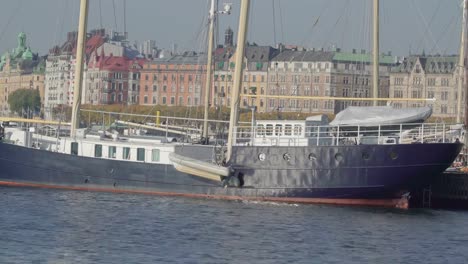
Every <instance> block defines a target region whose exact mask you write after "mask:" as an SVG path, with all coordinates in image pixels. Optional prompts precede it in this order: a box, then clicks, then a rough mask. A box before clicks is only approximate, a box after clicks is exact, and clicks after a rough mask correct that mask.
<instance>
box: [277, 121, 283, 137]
mask: <svg viewBox="0 0 468 264" xmlns="http://www.w3.org/2000/svg"><path fill="white" fill-rule="evenodd" d="M282 135H283V125H279V124H278V125H276V126H275V136H282Z"/></svg>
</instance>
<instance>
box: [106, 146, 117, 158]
mask: <svg viewBox="0 0 468 264" xmlns="http://www.w3.org/2000/svg"><path fill="white" fill-rule="evenodd" d="M116 153H117V147H115V146H109V153H108V158H109V159H115V158H116Z"/></svg>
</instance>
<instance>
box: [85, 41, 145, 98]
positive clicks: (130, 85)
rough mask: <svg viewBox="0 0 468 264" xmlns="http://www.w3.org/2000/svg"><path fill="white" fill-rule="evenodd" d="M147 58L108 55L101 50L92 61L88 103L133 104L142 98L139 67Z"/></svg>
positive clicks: (87, 75)
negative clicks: (139, 91) (139, 95)
mask: <svg viewBox="0 0 468 264" xmlns="http://www.w3.org/2000/svg"><path fill="white" fill-rule="evenodd" d="M143 64H144V59H129V58H127V57H125V56H114V55H113V54H110V55H108V56H106V55H105V52H104V49H101V54H100V55H97V50H96V51H95V52H94V53H93V55H92V56H91V59H90V61H89V63H88V67H87V72H86V79H85V83H86V85H85V87H86V89H85V90H84V92H83V99H84V100H83V101H84V103H85V104H92V105H106V104H121V105H131V104H135V103H137V102H138V97H137V92H138V91H137V89H138V87H137V86H136V84H137V82H138V81H139V74H138V71H139V70H140V69H141V68H142V66H143Z"/></svg>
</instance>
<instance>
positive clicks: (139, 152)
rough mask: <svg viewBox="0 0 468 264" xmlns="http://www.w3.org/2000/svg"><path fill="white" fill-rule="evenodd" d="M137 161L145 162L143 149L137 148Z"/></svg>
mask: <svg viewBox="0 0 468 264" xmlns="http://www.w3.org/2000/svg"><path fill="white" fill-rule="evenodd" d="M137 160H138V161H145V149H144V148H137Z"/></svg>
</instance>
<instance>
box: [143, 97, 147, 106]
mask: <svg viewBox="0 0 468 264" xmlns="http://www.w3.org/2000/svg"><path fill="white" fill-rule="evenodd" d="M143 101H144V103H145V104H147V103H148V96H147V95H145V97H144V99H143Z"/></svg>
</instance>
